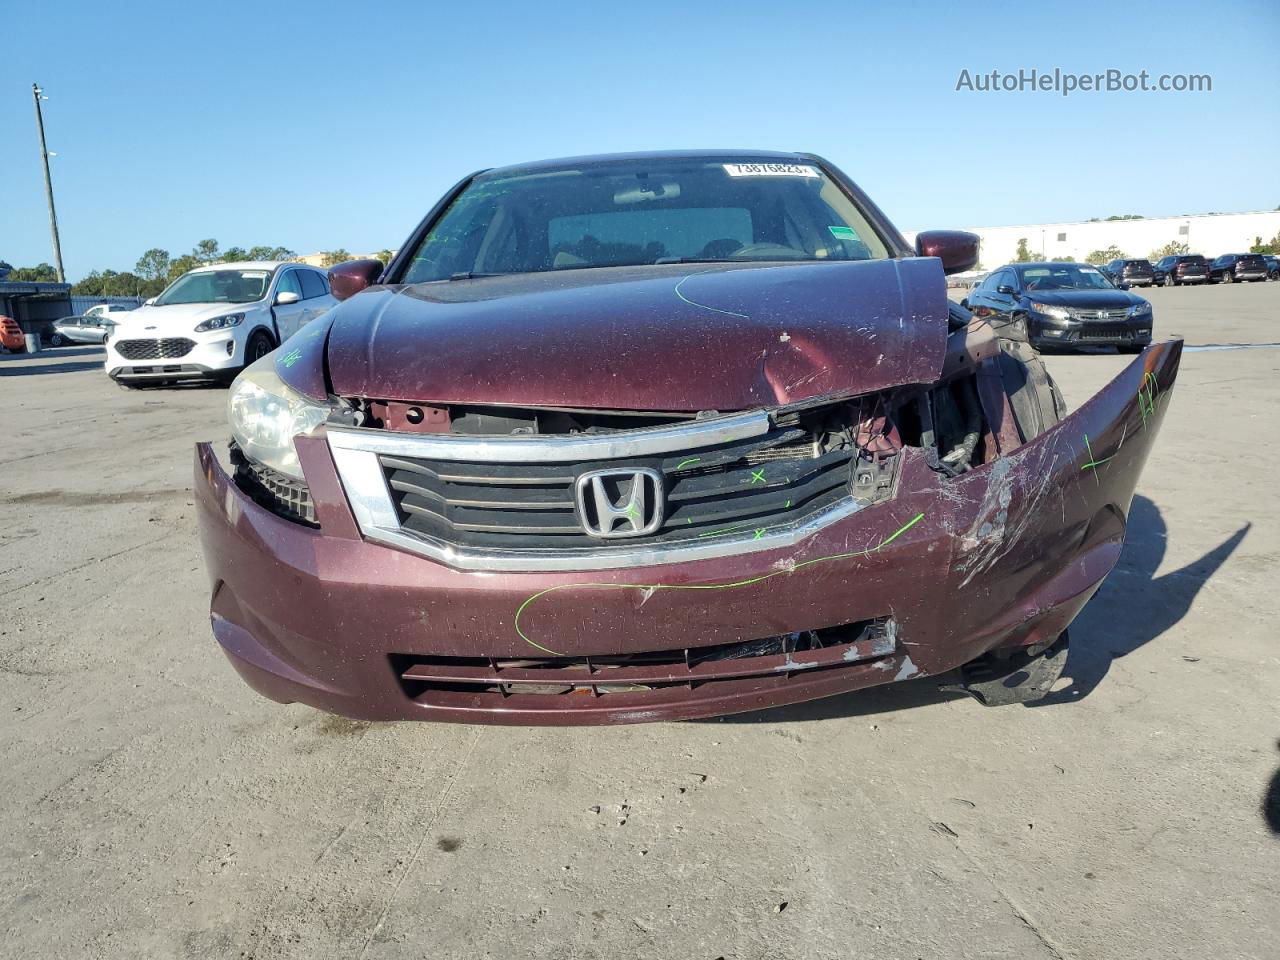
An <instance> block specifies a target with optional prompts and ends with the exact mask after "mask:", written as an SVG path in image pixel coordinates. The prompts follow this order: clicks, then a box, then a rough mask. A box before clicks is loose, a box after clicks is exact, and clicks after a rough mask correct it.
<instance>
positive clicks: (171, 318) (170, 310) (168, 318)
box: [110, 303, 259, 339]
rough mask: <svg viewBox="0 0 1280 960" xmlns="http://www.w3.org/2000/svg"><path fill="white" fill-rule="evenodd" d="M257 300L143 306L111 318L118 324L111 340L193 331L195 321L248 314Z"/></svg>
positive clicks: (165, 335)
mask: <svg viewBox="0 0 1280 960" xmlns="http://www.w3.org/2000/svg"><path fill="white" fill-rule="evenodd" d="M258 306H259V304H257V303H174V304H170V305H168V306H164V307H157V306H143V307H139V308H138V309H137V310H131V311H130V312H129V313H124V314H117V315H115V316H112V317H111V318H110V319H111V320H113V321H114V322H115V324H116V328H115V333H113V334H112V339H118V338H119V337H121V336H125V335H127V336H130V337H143V336H145V337H167V336H178V335H179V334H187V333H191V332H193V331H194V330H195V326H196V324H198V323H200V322H201V321H202V320H208V319H209V318H211V317H221V316H223V315H224V314H228V313H247V312H249V311H250V310H253V309H255V308H256V307H258Z"/></svg>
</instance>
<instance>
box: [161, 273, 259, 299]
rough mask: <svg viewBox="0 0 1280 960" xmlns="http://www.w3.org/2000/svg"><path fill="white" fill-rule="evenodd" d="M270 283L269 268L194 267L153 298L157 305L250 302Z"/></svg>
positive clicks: (257, 297)
mask: <svg viewBox="0 0 1280 960" xmlns="http://www.w3.org/2000/svg"><path fill="white" fill-rule="evenodd" d="M270 282H271V271H270V270H197V271H194V272H192V273H188V274H184V275H183V276H181V277H179V278H178V279H177V280H175V281H174V282H173V283H172V284H171V285H170V287H169V289H167V290H166V291H165V292H164V293H162V294H160V296H158V297H156V306H157V307H164V306H168V305H169V304H172V303H252V302H253V301H254V300H261V299H262V298H263V297H264V296H266V293H267V284H268V283H270Z"/></svg>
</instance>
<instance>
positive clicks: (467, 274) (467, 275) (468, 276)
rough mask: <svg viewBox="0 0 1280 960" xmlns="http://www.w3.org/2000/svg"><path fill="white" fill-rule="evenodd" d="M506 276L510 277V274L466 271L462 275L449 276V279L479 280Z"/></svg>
mask: <svg viewBox="0 0 1280 960" xmlns="http://www.w3.org/2000/svg"><path fill="white" fill-rule="evenodd" d="M506 276H509V274H506V273H475V272H473V271H471V270H466V271H464V272H462V273H454V274H451V275H450V276H449V279H450V280H475V279H478V278H479V277H506Z"/></svg>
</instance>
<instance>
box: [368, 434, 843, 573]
mask: <svg viewBox="0 0 1280 960" xmlns="http://www.w3.org/2000/svg"><path fill="white" fill-rule="evenodd" d="M851 459H852V451H851V450H850V449H838V450H832V451H830V452H828V453H825V454H820V453H819V452H818V450H817V444H815V442H814V439H813V438H812V437H809V436H807V435H806V433H805V431H804V430H802V429H799V428H792V429H781V430H773V431H771V432H769V433H768V434H766V435H765V436H763V437H760V438H758V439H753V440H742V441H737V442H734V443H728V444H722V445H718V446H714V447H700V448H695V449H689V450H681V451H673V452H671V453H667V454H665V455H662V456H654V457H616V458H610V459H607V460H599V461H593V462H591V463H588V464H583V463H576V462H545V461H544V462H535V463H505V464H494V463H481V462H460V461H449V460H438V459H427V458H408V457H398V456H382V457H380V458H379V460H380V463H381V465H382V468H383V470H384V471H385V475H386V480H387V485H388V487H389V488H390V489H391V496H392V501H393V502H394V504H395V506H396V509H397V510H398V512H399V519H400V523H401V526H402V527H403V529H405V530H407V531H410V532H412V533H415V534H418V535H420V536H425V537H431V538H435V539H438V540H444V541H446V542H449V543H454V544H458V545H460V546H470V547H565V546H572V547H591V546H597V545H599V544H600V543H601V541H600V540H599V539H598V538H596V537H592V536H590V535H588V534H587V533H586V532H585V531H584V529H583V526H582V524H581V523H580V522H579V518H578V515H577V506H576V504H575V499H574V481H575V478H576V477H577V475H578V474H579V473H582V472H583V471H585V470H599V469H606V468H608V469H613V468H617V469H620V470H630V469H635V468H649V469H652V470H656V471H657V472H658V473H659V474H661V476H662V480H663V487H664V491H665V504H666V509H665V513H664V516H663V520H662V523H661V526H659V527H658V529H657V530H656V531H655V532H654V533H652V534H648V535H646V539H647V540H649V541H658V542H666V541H672V540H683V539H689V538H704V539H705V538H708V537H715V536H720V535H723V534H728V533H733V532H746V531H753V530H755V529H760V528H763V527H767V526H769V525H771V524H775V523H779V522H785V521H787V520H789V519H791V518H794V517H796V516H800V515H802V514H804V513H806V512H808V511H810V510H812V509H814V508H815V507H820V506H825V505H828V504H830V503H832V502H833V501H835V500H837V499H840V498H842V497H847V496H848V495H849V494H848V482H849V475H850V463H851Z"/></svg>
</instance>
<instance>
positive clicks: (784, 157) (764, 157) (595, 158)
mask: <svg viewBox="0 0 1280 960" xmlns="http://www.w3.org/2000/svg"><path fill="white" fill-rule="evenodd" d="M816 159H817V158H816V157H813V156H811V155H809V154H805V153H783V152H779V151H776V150H646V151H640V152H636V153H596V154H586V155H584V156H580V157H559V158H556V159H551V160H532V161H528V162H526V163H515V164H511V165H509V166H505V167H494V168H493V169H491V170H485V171H484V172H485V173H486V174H490V173H514V172H516V171H521V172H523V171H526V170H545V169H555V168H558V167H597V166H606V165H608V164H612V163H625V162H627V161H629V160H735V161H745V162H747V163H750V162H753V161H761V162H764V163H813V162H815V161H816Z"/></svg>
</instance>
